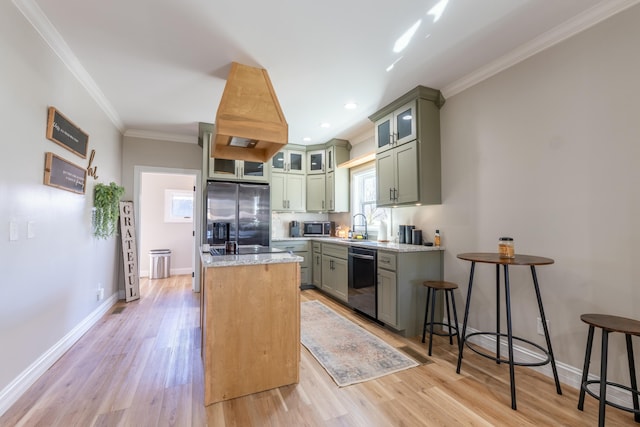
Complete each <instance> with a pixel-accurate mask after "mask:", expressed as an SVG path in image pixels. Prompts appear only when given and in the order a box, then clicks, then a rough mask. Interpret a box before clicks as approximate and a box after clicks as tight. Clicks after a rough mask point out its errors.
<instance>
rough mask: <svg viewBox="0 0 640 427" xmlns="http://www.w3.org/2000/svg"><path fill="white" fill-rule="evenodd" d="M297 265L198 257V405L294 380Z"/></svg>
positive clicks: (281, 259) (268, 257)
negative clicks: (200, 389) (201, 383)
mask: <svg viewBox="0 0 640 427" xmlns="http://www.w3.org/2000/svg"><path fill="white" fill-rule="evenodd" d="M301 261H302V258H301V257H298V256H295V255H292V254H289V253H287V252H281V253H266V254H247V255H222V256H212V255H210V254H209V253H202V255H201V266H202V275H201V277H202V287H201V289H202V292H201V296H200V309H201V310H200V316H201V319H200V321H201V327H202V360H203V367H204V404H205V405H210V404H212V403H216V402H220V401H223V400H228V399H233V398H235V397H239V396H245V395H248V394H252V393H257V392H260V391H264V390H269V389H272V388H276V387H280V386H284V385H288V384H294V383H297V382H298V378H299V364H300V294H299V286H300V265H299V263H300V262H301Z"/></svg>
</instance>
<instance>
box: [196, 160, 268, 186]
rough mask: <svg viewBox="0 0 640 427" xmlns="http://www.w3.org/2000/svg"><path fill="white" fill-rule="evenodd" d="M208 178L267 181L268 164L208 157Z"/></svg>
mask: <svg viewBox="0 0 640 427" xmlns="http://www.w3.org/2000/svg"><path fill="white" fill-rule="evenodd" d="M208 176H209V178H213V179H225V180H230V181H256V182H267V181H269V164H268V163H262V162H250V161H247V160H229V159H218V158H210V159H209V175H208Z"/></svg>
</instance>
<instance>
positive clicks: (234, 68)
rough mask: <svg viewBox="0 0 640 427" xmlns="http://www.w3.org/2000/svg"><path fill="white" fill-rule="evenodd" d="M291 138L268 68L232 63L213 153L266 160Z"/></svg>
mask: <svg viewBox="0 0 640 427" xmlns="http://www.w3.org/2000/svg"><path fill="white" fill-rule="evenodd" d="M288 139H289V126H288V125H287V121H286V120H285V118H284V114H282V110H281V109H280V103H279V102H278V98H277V97H276V94H275V92H274V90H273V86H272V85H271V80H270V79H269V75H268V74H267V70H265V69H263V68H255V67H249V66H247V65H242V64H238V63H237V62H232V63H231V70H230V71H229V76H228V77H227V83H226V85H225V87H224V92H223V93H222V99H221V100H220V105H219V106H218V112H217V113H216V122H215V136H214V138H213V141H212V144H211V157H217V158H222V159H231V160H249V161H254V162H266V161H268V160H269V159H271V157H273V155H274V154H276V153H277V152H278V151H280V150H281V149H282V148H283V147H284V146H285V145H286V144H287V141H288Z"/></svg>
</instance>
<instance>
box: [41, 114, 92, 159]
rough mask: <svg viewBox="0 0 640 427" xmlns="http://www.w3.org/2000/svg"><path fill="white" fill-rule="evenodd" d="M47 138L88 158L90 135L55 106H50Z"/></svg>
mask: <svg viewBox="0 0 640 427" xmlns="http://www.w3.org/2000/svg"><path fill="white" fill-rule="evenodd" d="M47 139H50V140H51V141H53V142H55V143H56V144H60V145H61V146H63V147H64V148H66V149H67V150H69V151H73V152H74V153H76V154H77V155H78V156H80V157H82V158H83V159H86V158H87V146H88V145H89V135H88V134H86V133H84V132H83V131H82V129H80V128H79V127H78V126H76V125H75V124H73V122H72V121H71V120H69V119H68V118H66V117H65V116H64V115H63V114H62V113H61V112H60V111H58V110H56V108H55V107H49V117H48V119H47Z"/></svg>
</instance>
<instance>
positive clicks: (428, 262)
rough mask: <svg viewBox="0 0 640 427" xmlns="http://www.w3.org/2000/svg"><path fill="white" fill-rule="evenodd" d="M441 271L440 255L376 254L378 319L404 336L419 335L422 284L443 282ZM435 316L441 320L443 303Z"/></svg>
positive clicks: (436, 252)
mask: <svg viewBox="0 0 640 427" xmlns="http://www.w3.org/2000/svg"><path fill="white" fill-rule="evenodd" d="M442 271H443V256H442V251H429V252H387V251H381V250H379V251H378V319H379V320H380V321H382V322H383V323H385V324H386V325H387V326H389V327H391V328H392V329H394V330H396V331H398V332H399V333H401V334H402V335H404V336H407V337H414V336H417V335H422V326H423V322H424V310H425V303H426V296H427V292H426V289H425V287H424V286H423V285H422V283H423V282H424V281H426V280H442ZM440 297H441V296H439V299H441V298H440ZM435 315H436V317H440V318H441V317H442V301H437V303H436V313H435Z"/></svg>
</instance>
